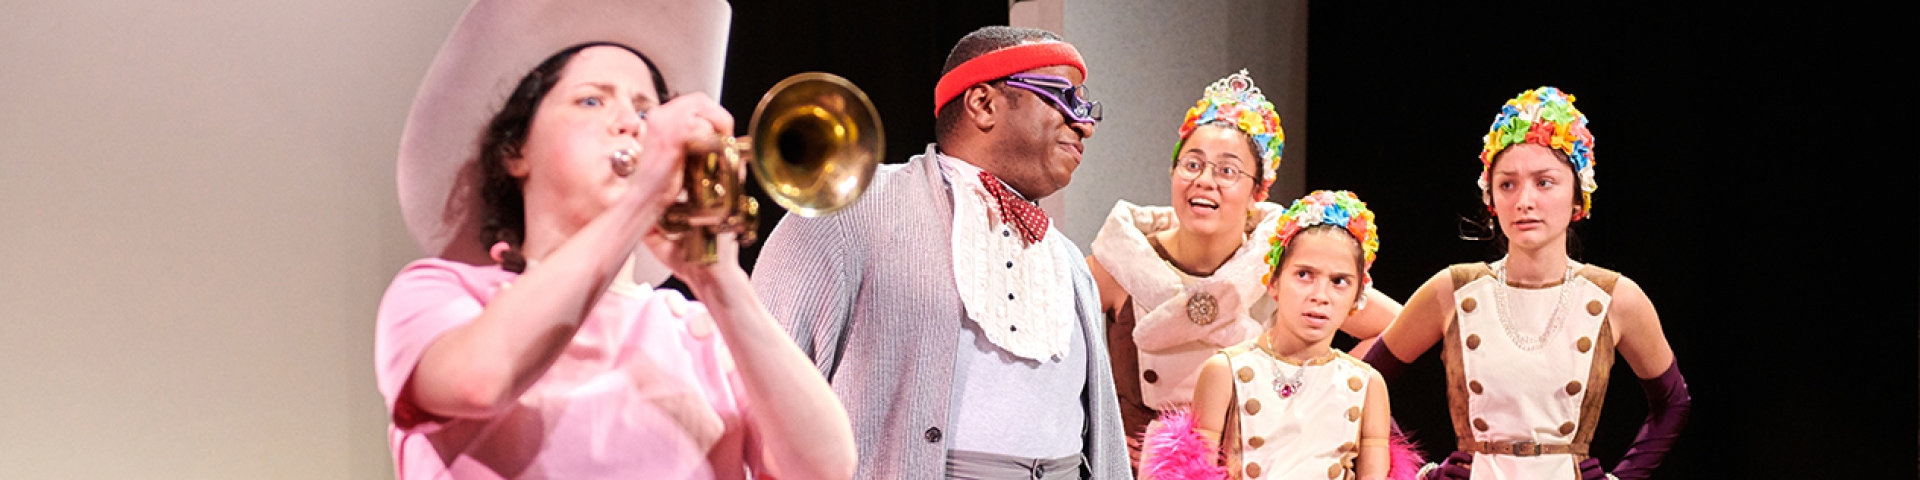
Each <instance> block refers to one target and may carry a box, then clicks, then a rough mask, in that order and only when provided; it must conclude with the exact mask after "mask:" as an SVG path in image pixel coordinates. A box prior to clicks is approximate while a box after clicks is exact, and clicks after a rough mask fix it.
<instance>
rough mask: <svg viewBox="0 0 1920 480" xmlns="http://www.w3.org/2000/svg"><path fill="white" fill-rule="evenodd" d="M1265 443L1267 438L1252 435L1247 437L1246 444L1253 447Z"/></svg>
mask: <svg viewBox="0 0 1920 480" xmlns="http://www.w3.org/2000/svg"><path fill="white" fill-rule="evenodd" d="M1266 444H1267V439H1265V438H1260V437H1258V436H1255V437H1253V438H1249V439H1247V446H1248V447H1253V448H1260V446H1261V445H1266Z"/></svg>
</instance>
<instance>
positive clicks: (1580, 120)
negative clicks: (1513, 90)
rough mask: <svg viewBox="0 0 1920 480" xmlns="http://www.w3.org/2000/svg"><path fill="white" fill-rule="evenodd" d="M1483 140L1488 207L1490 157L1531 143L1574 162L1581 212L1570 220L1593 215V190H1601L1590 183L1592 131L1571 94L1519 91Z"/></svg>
mask: <svg viewBox="0 0 1920 480" xmlns="http://www.w3.org/2000/svg"><path fill="white" fill-rule="evenodd" d="M1484 141H1485V145H1484V146H1483V147H1481V150H1480V181H1479V184H1480V201H1481V202H1484V203H1486V204H1487V207H1488V208H1492V207H1493V196H1492V193H1491V190H1489V189H1488V185H1487V183H1488V180H1487V175H1488V172H1487V170H1488V169H1489V168H1491V167H1492V166H1493V156H1494V155H1495V154H1498V153H1500V151H1501V150H1503V149H1505V148H1507V147H1510V146H1513V145H1516V144H1521V143H1531V144H1534V145H1539V146H1543V147H1547V148H1551V149H1554V150H1558V151H1560V153H1562V154H1566V156H1567V160H1570V161H1572V162H1573V171H1574V172H1575V174H1576V175H1578V176H1579V177H1580V213H1578V214H1576V215H1574V217H1573V219H1574V220H1579V219H1582V218H1586V217H1589V216H1592V211H1593V191H1594V190H1596V189H1598V188H1599V187H1600V185H1599V184H1598V183H1595V182H1594V180H1593V132H1589V131H1587V116H1586V115H1583V114H1581V113H1580V109H1578V108H1573V95H1568V94H1566V92H1562V91H1560V89H1557V88H1553V87H1540V88H1536V89H1533V90H1527V91H1525V92H1520V96H1517V97H1513V99H1512V100H1507V104H1506V105H1505V106H1502V107H1500V114H1499V115H1496V116H1494V117H1493V126H1492V127H1489V128H1488V129H1487V136H1486V138H1485V139H1484Z"/></svg>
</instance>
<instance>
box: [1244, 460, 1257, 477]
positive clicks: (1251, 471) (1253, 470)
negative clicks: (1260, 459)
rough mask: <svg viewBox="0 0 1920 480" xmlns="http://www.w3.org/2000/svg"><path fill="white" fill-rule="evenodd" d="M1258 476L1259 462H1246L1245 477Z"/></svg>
mask: <svg viewBox="0 0 1920 480" xmlns="http://www.w3.org/2000/svg"><path fill="white" fill-rule="evenodd" d="M1258 476H1260V464H1258V463H1251V462H1249V463H1247V478H1254V477H1258Z"/></svg>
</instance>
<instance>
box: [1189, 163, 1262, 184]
mask: <svg viewBox="0 0 1920 480" xmlns="http://www.w3.org/2000/svg"><path fill="white" fill-rule="evenodd" d="M1173 171H1174V172H1178V173H1179V174H1180V178H1184V179H1187V180H1188V181H1193V180H1199V179H1200V174H1201V173H1205V172H1208V171H1212V172H1213V183H1214V184H1215V185H1228V184H1231V183H1233V182H1237V181H1240V177H1247V178H1253V176H1252V175H1249V174H1247V172H1243V171H1240V167H1238V166H1234V165H1228V164H1224V163H1214V162H1203V161H1200V160H1198V159H1192V158H1188V159H1182V160H1180V163H1179V164H1176V165H1174V169H1173Z"/></svg>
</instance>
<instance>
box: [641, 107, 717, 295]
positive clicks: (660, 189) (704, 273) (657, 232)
mask: <svg viewBox="0 0 1920 480" xmlns="http://www.w3.org/2000/svg"><path fill="white" fill-rule="evenodd" d="M645 129H646V134H645V135H644V136H642V138H641V148H640V152H639V154H638V155H635V157H636V158H635V159H634V161H635V162H636V163H637V165H635V167H634V171H633V174H632V175H630V176H628V177H627V178H628V181H630V182H633V183H634V188H635V189H636V190H638V191H640V192H641V195H643V196H644V198H643V199H642V201H644V202H645V204H644V207H643V208H641V211H640V215H641V216H642V217H641V220H643V221H645V222H647V223H648V224H651V225H653V227H652V228H650V229H648V231H647V233H646V235H644V236H642V237H641V240H642V241H643V242H644V243H645V244H646V247H647V249H648V250H649V251H651V252H652V254H653V256H654V257H655V258H658V259H659V260H660V262H661V264H663V265H666V266H667V268H668V269H670V270H672V271H673V274H674V276H676V277H679V278H680V279H681V281H684V282H686V283H687V284H688V285H689V286H691V287H694V289H695V291H696V292H697V291H699V290H700V289H701V288H702V287H703V286H705V284H708V283H711V282H710V280H711V278H712V276H713V273H712V272H714V271H715V269H718V268H732V269H735V270H739V269H740V264H739V262H738V261H737V257H738V251H739V246H738V244H737V243H736V242H735V236H734V235H731V234H727V235H721V236H720V238H719V247H720V248H719V250H720V261H719V262H717V263H714V264H711V265H702V264H699V263H697V262H688V261H686V260H685V259H686V258H687V255H685V252H683V251H682V250H683V248H682V244H681V243H680V242H679V241H677V240H676V239H675V238H673V237H670V236H669V235H679V234H669V233H668V232H665V231H663V230H661V228H660V226H659V225H660V218H661V216H662V215H664V214H665V212H666V210H667V208H668V207H671V206H672V205H673V204H674V203H676V202H678V201H680V200H681V199H682V198H684V192H683V191H684V190H685V188H686V186H685V185H684V181H683V180H684V175H685V173H684V172H683V171H682V170H683V169H684V168H685V164H686V157H687V152H688V149H689V148H702V146H703V145H708V144H717V142H719V141H720V139H722V138H726V137H727V136H730V135H731V134H732V132H733V115H732V114H729V113H727V111H726V110H725V109H722V108H720V105H719V104H718V103H715V102H714V101H713V99H712V98H711V97H708V96H707V95H706V94H705V93H700V92H694V93H689V94H686V95H681V96H678V97H674V99H673V100H670V101H668V102H667V103H665V104H663V105H661V106H659V107H656V108H654V109H653V110H652V111H650V112H648V113H647V115H646V119H645ZM739 173H740V174H741V175H745V173H746V170H745V169H740V170H739Z"/></svg>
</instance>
